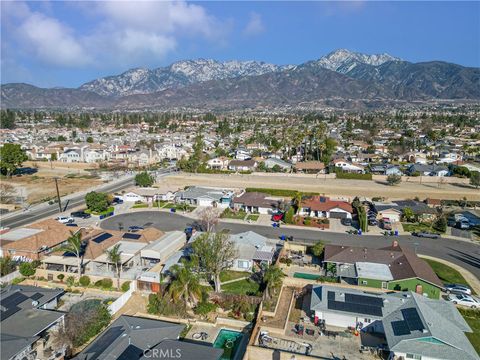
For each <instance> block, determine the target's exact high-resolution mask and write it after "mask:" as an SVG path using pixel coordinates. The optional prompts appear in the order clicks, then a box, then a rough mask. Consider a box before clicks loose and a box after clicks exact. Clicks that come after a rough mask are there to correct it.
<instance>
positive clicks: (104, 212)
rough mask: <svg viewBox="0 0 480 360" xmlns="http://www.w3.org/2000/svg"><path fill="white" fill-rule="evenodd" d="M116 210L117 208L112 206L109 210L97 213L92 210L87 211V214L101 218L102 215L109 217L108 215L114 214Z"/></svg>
mask: <svg viewBox="0 0 480 360" xmlns="http://www.w3.org/2000/svg"><path fill="white" fill-rule="evenodd" d="M114 210H115V208H114V207H113V206H110V207H109V208H108V209H107V210H105V211H102V212H96V211H92V210H90V209H87V210H85V212H86V213H87V214H91V215H100V216H101V215H107V214H110V213H113V212H114Z"/></svg>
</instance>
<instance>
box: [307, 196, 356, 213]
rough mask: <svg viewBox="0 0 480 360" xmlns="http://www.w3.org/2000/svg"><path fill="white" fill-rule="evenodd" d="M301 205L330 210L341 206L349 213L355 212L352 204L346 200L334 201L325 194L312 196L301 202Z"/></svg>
mask: <svg viewBox="0 0 480 360" xmlns="http://www.w3.org/2000/svg"><path fill="white" fill-rule="evenodd" d="M300 207H302V208H309V209H310V210H313V211H330V210H332V209H335V208H340V209H342V210H345V211H347V212H349V213H352V212H353V208H352V205H350V203H348V202H346V201H332V200H330V199H329V198H328V197H325V196H312V197H311V198H308V199H304V200H302V202H301V203H300Z"/></svg>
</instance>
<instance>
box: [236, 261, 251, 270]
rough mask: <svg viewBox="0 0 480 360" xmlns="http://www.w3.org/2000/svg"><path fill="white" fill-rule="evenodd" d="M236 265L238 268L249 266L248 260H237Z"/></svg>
mask: <svg viewBox="0 0 480 360" xmlns="http://www.w3.org/2000/svg"><path fill="white" fill-rule="evenodd" d="M238 267H239V268H240V269H248V268H250V264H249V262H248V261H243V260H238Z"/></svg>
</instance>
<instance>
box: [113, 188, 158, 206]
mask: <svg viewBox="0 0 480 360" xmlns="http://www.w3.org/2000/svg"><path fill="white" fill-rule="evenodd" d="M159 192H160V190H159V189H158V188H153V187H137V188H136V189H135V190H132V191H130V192H128V193H125V194H123V195H122V196H117V197H118V198H120V199H122V200H123V201H125V202H137V201H141V202H148V203H151V202H153V201H156V200H158V199H159V198H160V194H159Z"/></svg>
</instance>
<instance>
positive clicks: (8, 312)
mask: <svg viewBox="0 0 480 360" xmlns="http://www.w3.org/2000/svg"><path fill="white" fill-rule="evenodd" d="M63 293H64V291H63V289H47V288H40V287H36V286H28V285H9V286H7V287H5V288H3V289H1V290H0V314H1V316H0V319H1V320H0V321H1V322H0V355H1V356H0V357H1V358H2V359H4V360H21V359H48V360H50V359H57V358H61V357H63V356H64V355H65V348H61V347H59V346H58V345H57V344H53V340H54V336H52V333H53V332H54V331H55V330H57V329H58V328H59V326H61V324H63V319H64V316H65V313H63V312H59V311H54V309H55V308H56V307H57V303H58V299H59V298H60V296H61V295H62V294H63Z"/></svg>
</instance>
